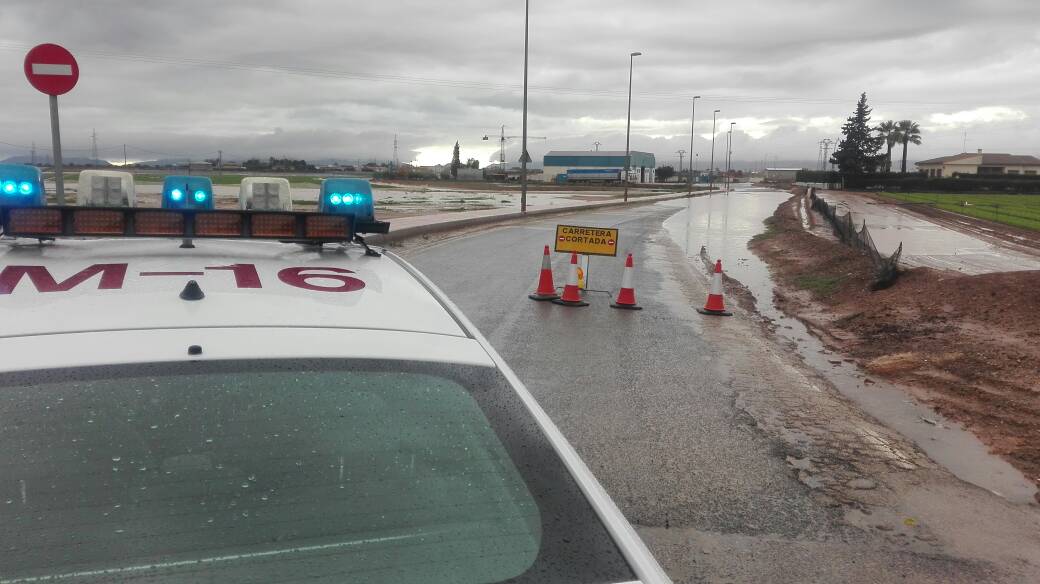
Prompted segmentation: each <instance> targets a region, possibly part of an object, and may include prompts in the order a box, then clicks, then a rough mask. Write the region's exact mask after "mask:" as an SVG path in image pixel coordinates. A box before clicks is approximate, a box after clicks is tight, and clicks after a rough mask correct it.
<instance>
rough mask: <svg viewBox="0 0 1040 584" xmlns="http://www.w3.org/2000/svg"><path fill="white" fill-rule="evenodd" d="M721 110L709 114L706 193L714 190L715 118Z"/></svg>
mask: <svg viewBox="0 0 1040 584" xmlns="http://www.w3.org/2000/svg"><path fill="white" fill-rule="evenodd" d="M721 111H722V110H715V111H713V112H711V162H710V163H709V164H708V192H709V193H710V192H711V190H712V189H713V188H715V116H717V115H718V113H719V112H721Z"/></svg>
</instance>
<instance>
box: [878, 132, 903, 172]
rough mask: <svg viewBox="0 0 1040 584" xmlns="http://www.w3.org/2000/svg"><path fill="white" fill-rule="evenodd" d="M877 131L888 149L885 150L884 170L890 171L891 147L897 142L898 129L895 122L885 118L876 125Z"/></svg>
mask: <svg viewBox="0 0 1040 584" xmlns="http://www.w3.org/2000/svg"><path fill="white" fill-rule="evenodd" d="M877 133H878V137H880V138H881V139H883V140H884V141H885V145H887V146H888V150H886V151H885V172H892V147H893V146H895V145H896V142H899V130H898V128H897V127H896V123H895V122H893V121H892V120H887V121H884V122H881V124H879V125H878V127H877Z"/></svg>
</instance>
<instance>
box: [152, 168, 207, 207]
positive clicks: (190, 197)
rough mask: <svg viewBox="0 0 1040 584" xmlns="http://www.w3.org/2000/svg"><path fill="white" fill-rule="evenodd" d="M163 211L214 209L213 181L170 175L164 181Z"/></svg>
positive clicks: (204, 178)
mask: <svg viewBox="0 0 1040 584" xmlns="http://www.w3.org/2000/svg"><path fill="white" fill-rule="evenodd" d="M162 207H163V209H212V208H213V181H211V180H210V179H209V177H206V176H185V175H170V176H168V177H166V178H165V179H164V180H163V194H162Z"/></svg>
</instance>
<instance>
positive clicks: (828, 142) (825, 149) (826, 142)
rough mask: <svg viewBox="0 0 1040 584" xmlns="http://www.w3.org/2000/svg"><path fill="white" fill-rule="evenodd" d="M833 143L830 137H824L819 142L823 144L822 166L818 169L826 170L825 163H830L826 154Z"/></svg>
mask: <svg viewBox="0 0 1040 584" xmlns="http://www.w3.org/2000/svg"><path fill="white" fill-rule="evenodd" d="M833 143H834V142H832V141H831V139H830V138H824V139H823V142H821V144H822V145H823V168H821V169H820V170H827V165H828V164H829V163H830V159H829V158H828V156H827V154H828V153H829V152H830V150H831V144H833Z"/></svg>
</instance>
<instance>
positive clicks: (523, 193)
mask: <svg viewBox="0 0 1040 584" xmlns="http://www.w3.org/2000/svg"><path fill="white" fill-rule="evenodd" d="M530 12H531V0H524V131H523V140H522V142H523V144H522V145H521V147H520V150H521V152H522V154H520V213H521V214H523V215H526V214H527V163H528V162H529V161H530V160H531V157H530V155H528V154H527V36H528V35H527V30H528V22H529V15H530ZM505 170H506V169H505V165H503V168H502V172H505Z"/></svg>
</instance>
